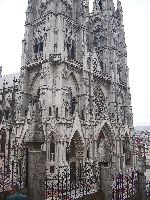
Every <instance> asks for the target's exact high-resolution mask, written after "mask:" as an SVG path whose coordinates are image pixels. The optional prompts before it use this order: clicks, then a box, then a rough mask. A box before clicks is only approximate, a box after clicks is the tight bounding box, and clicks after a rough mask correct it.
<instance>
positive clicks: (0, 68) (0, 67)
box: [0, 65, 3, 77]
mask: <svg viewBox="0 0 150 200" xmlns="http://www.w3.org/2000/svg"><path fill="white" fill-rule="evenodd" d="M2 69H3V67H2V65H1V66H0V77H2Z"/></svg>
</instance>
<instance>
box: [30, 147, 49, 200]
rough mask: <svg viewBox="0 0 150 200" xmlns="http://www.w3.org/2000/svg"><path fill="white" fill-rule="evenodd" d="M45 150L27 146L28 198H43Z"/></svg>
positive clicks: (31, 199) (43, 199) (33, 199)
mask: <svg viewBox="0 0 150 200" xmlns="http://www.w3.org/2000/svg"><path fill="white" fill-rule="evenodd" d="M45 158H46V154H45V152H43V151H41V150H40V149H39V150H38V149H36V150H33V149H31V150H30V148H29V153H28V195H29V199H30V200H45V168H46V166H45V161H46V159H45Z"/></svg>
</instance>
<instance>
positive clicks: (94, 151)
mask: <svg viewBox="0 0 150 200" xmlns="http://www.w3.org/2000/svg"><path fill="white" fill-rule="evenodd" d="M1 71H2V68H0V73H1ZM0 82H1V83H0V133H1V138H0V139H1V151H4V149H5V146H7V148H8V149H9V148H11V147H12V146H13V145H15V146H17V147H18V148H19V147H20V148H21V146H22V145H24V143H25V142H26V141H28V142H29V141H30V140H31V142H36V139H37V140H40V137H43V136H41V135H40V134H42V133H43V135H44V137H45V143H44V145H43V146H42V148H43V150H44V151H46V163H47V169H48V171H49V173H56V172H57V171H58V169H59V168H62V167H64V166H72V167H75V166H78V165H79V164H80V163H82V164H84V163H88V162H89V163H103V164H105V165H109V166H111V167H112V168H114V169H117V170H120V169H124V168H126V167H127V166H133V165H134V159H133V158H134V156H133V147H132V144H131V142H130V139H131V136H132V132H133V115H132V107H131V95H130V88H129V68H128V66H127V50H126V43H125V32H124V26H123V13H122V6H121V2H120V1H119V0H118V1H117V6H116V7H115V6H114V3H113V0H95V1H94V2H93V11H92V13H90V12H89V0H28V7H27V10H26V21H25V34H24V39H23V41H22V63H21V69H20V74H15V75H10V76H9V75H7V76H5V77H2V76H1V77H0ZM37 122H38V123H37ZM35 123H36V124H35ZM31 129H32V130H33V129H34V130H35V132H36V131H37V132H36V133H35V135H34V141H33V135H31V133H32V131H31ZM40 132H42V133H40ZM38 137H39V138H38ZM4 143H5V145H4ZM7 154H8V156H10V155H9V154H11V150H8V153H7Z"/></svg>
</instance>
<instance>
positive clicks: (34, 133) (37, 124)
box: [25, 98, 45, 148]
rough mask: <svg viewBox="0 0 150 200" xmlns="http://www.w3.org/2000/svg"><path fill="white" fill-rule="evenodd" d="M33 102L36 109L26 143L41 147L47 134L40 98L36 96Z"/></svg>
mask: <svg viewBox="0 0 150 200" xmlns="http://www.w3.org/2000/svg"><path fill="white" fill-rule="evenodd" d="M32 104H33V105H32V106H33V108H34V109H33V110H34V111H33V114H32V120H31V122H30V124H29V127H28V130H27V133H26V137H25V143H27V144H28V145H30V146H32V147H33V148H40V146H41V145H42V144H43V143H44V142H45V136H44V131H43V127H42V120H41V115H40V112H41V110H40V103H39V100H37V98H36V99H35V98H34V100H33V102H32Z"/></svg>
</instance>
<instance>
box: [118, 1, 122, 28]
mask: <svg viewBox="0 0 150 200" xmlns="http://www.w3.org/2000/svg"><path fill="white" fill-rule="evenodd" d="M116 15H117V18H118V20H119V22H120V24H123V11H122V5H121V1H120V0H117V10H116Z"/></svg>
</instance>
